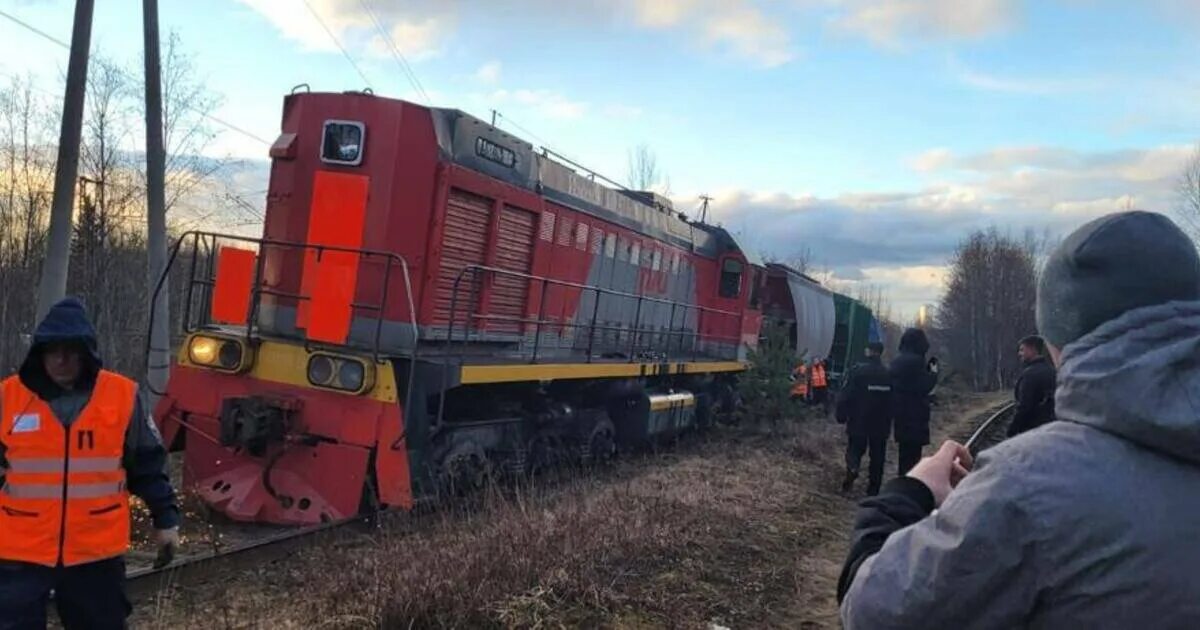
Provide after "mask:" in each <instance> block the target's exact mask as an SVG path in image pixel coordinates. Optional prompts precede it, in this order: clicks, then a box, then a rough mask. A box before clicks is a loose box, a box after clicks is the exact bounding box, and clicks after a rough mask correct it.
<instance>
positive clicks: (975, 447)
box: [965, 402, 1016, 455]
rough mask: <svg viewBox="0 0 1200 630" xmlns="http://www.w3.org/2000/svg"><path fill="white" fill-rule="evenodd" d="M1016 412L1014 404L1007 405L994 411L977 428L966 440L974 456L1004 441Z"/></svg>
mask: <svg viewBox="0 0 1200 630" xmlns="http://www.w3.org/2000/svg"><path fill="white" fill-rule="evenodd" d="M1015 410H1016V405H1015V404H1014V403H1011V402H1010V403H1006V404H1004V405H1003V406H1001V407H999V408H997V409H995V410H994V411H992V412H991V413H990V414H989V415H988V417H987V418H986V419H984V421H983V422H981V423H979V425H978V426H976V427H975V429H974V431H972V432H971V434H970V436H967V437H966V440H965V444H966V446H967V448H968V449H969V450H970V451H971V454H972V455H978V454H979V453H981V452H983V451H985V450H987V449H989V448H991V447H993V446H995V445H997V444H999V443H1000V442H1001V441H1003V440H1004V437H1005V434H1006V432H1007V431H1008V425H1009V423H1010V422H1012V417H1013V412H1014V411H1015Z"/></svg>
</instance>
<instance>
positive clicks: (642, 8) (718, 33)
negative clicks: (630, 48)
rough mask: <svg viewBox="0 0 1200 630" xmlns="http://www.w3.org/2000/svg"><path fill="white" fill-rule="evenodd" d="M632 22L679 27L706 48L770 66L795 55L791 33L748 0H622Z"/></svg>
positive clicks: (648, 25) (658, 27) (781, 63)
mask: <svg viewBox="0 0 1200 630" xmlns="http://www.w3.org/2000/svg"><path fill="white" fill-rule="evenodd" d="M623 1H624V3H625V5H626V6H627V7H628V8H629V10H630V11H632V13H633V17H634V22H635V23H636V24H637V25H639V26H642V27H644V28H650V29H681V30H683V31H685V32H687V33H692V34H695V35H696V36H699V37H701V38H702V40H703V41H704V42H705V43H706V44H707V45H708V46H710V47H716V48H724V49H727V50H728V51H729V52H730V53H732V54H733V55H734V56H735V57H738V58H740V59H745V60H747V61H750V62H752V63H754V64H756V65H759V66H762V67H765V68H773V67H776V66H781V65H783V64H786V63H788V62H789V61H792V60H793V59H795V58H796V54H797V53H796V47H795V45H794V43H793V42H792V36H791V33H790V32H789V31H788V29H787V28H785V27H784V26H783V25H782V24H780V22H779V21H778V20H776V19H773V18H772V16H770V15H768V14H767V13H766V12H764V11H763V10H762V9H761V8H760V6H758V5H757V4H755V3H754V2H751V1H750V0H623Z"/></svg>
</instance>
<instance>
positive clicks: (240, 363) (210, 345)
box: [188, 335, 246, 372]
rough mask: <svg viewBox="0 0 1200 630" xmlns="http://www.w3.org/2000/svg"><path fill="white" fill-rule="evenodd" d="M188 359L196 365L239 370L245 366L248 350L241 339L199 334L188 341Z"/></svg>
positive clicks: (232, 370)
mask: <svg viewBox="0 0 1200 630" xmlns="http://www.w3.org/2000/svg"><path fill="white" fill-rule="evenodd" d="M188 359H190V360H191V362H192V363H195V364H196V365H202V366H204V367H208V368H213V369H217V370H222V371H226V372H238V371H241V370H242V369H243V368H244V367H246V366H245V363H246V362H245V359H246V351H245V347H244V346H243V345H242V342H241V341H238V340H235V339H221V338H219V337H206V336H203V335H197V336H195V337H192V338H191V340H190V341H188Z"/></svg>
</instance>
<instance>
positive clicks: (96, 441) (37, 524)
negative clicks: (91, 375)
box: [0, 370, 137, 567]
mask: <svg viewBox="0 0 1200 630" xmlns="http://www.w3.org/2000/svg"><path fill="white" fill-rule="evenodd" d="M136 396H137V384H136V383H134V382H133V381H131V380H129V379H126V378H124V377H122V376H118V375H116V374H113V373H111V372H107V371H103V370H102V371H101V372H100V373H99V375H98V376H97V378H96V383H95V385H94V387H93V388H92V393H91V397H90V399H89V400H88V403H87V404H86V405H85V406H84V408H83V409H82V410H81V411H80V412H79V416H78V417H77V418H76V419H75V421H74V422H73V423H72V424H71V426H70V427H69V428H67V427H64V426H63V425H62V423H61V422H60V421H59V420H58V418H56V417H55V416H54V411H53V410H52V409H51V408H50V406H49V404H47V403H46V402H45V401H43V400H42V399H40V398H38V397H37V396H36V395H35V394H34V393H33V392H31V391H29V389H28V388H26V387H25V386H24V385H23V384H22V383H21V381H20V379H19V377H17V376H13V377H9V378H8V379H5V380H4V381H3V382H2V383H0V445H2V446H3V447H4V451H5V458H6V459H7V460H8V461H7V468H6V470H5V471H4V472H5V476H4V485H3V487H2V488H0V560H13V561H19V562H30V563H34V564H40V565H44V566H50V567H53V566H56V565H59V564H62V565H64V566H74V565H78V564H84V563H88V562H95V561H98V560H104V559H107V558H112V557H116V556H120V555H122V554H124V553H125V552H126V551H128V549H129V494H128V492H127V491H126V479H125V470H124V468H123V466H122V457H123V455H124V450H125V434H126V431H127V429H128V427H129V421H130V419H131V416H132V415H133V411H134V408H135V404H136Z"/></svg>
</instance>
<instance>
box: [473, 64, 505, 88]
mask: <svg viewBox="0 0 1200 630" xmlns="http://www.w3.org/2000/svg"><path fill="white" fill-rule="evenodd" d="M501 70H502V66H501V65H500V62H499V61H495V60H492V61H489V62H487V63H485V64H483V65H482V66H479V69H478V70H476V71H475V79H476V80H478V81H479V82H480V83H485V84H487V85H495V84H497V83H499V82H500V73H501Z"/></svg>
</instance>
